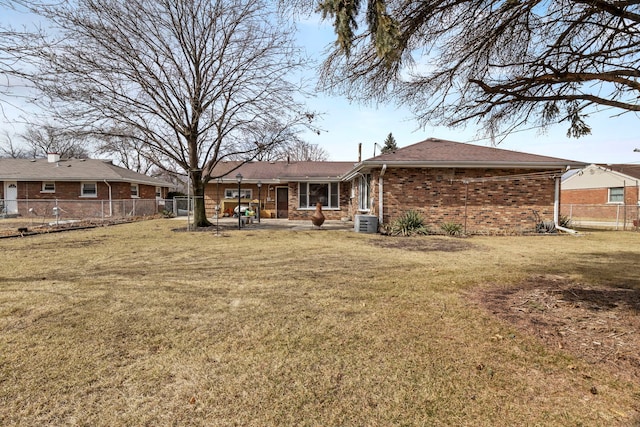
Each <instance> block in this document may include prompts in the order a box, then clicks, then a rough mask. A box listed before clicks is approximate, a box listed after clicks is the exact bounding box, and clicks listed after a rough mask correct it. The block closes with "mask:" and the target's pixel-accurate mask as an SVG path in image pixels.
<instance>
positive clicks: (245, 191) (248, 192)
mask: <svg viewBox="0 0 640 427" xmlns="http://www.w3.org/2000/svg"><path fill="white" fill-rule="evenodd" d="M229 193H231V196H229V195H228V194H229ZM233 194H235V196H233ZM247 195H248V196H249V197H246V196H247ZM224 198H225V199H228V200H238V187H236V188H225V189H224ZM240 199H244V200H246V199H251V200H253V189H251V188H242V187H240Z"/></svg>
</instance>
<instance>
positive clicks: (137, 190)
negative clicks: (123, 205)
mask: <svg viewBox="0 0 640 427" xmlns="http://www.w3.org/2000/svg"><path fill="white" fill-rule="evenodd" d="M134 187H135V189H136V194H135V195H134V194H133V192H131V198H132V199H139V198H140V185H139V184H134V183H131V189H133V188H134Z"/></svg>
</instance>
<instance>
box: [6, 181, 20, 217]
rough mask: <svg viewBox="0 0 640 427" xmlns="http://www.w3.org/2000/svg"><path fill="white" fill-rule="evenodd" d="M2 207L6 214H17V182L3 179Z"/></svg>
mask: <svg viewBox="0 0 640 427" xmlns="http://www.w3.org/2000/svg"><path fill="white" fill-rule="evenodd" d="M4 208H5V212H4V213H6V214H7V215H17V214H18V183H17V182H16V181H5V183H4Z"/></svg>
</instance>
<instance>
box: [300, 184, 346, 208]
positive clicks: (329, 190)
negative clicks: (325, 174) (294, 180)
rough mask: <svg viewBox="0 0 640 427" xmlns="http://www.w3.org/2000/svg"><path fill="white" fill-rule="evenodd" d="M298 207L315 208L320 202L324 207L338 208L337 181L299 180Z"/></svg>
mask: <svg viewBox="0 0 640 427" xmlns="http://www.w3.org/2000/svg"><path fill="white" fill-rule="evenodd" d="M298 190H299V191H298V194H299V195H300V197H299V207H300V208H301V209H310V208H315V207H316V203H318V202H320V203H321V204H322V207H324V208H329V209H331V208H336V209H337V208H339V207H340V204H339V200H340V198H339V194H338V183H337V182H330V183H317V182H301V183H299V184H298Z"/></svg>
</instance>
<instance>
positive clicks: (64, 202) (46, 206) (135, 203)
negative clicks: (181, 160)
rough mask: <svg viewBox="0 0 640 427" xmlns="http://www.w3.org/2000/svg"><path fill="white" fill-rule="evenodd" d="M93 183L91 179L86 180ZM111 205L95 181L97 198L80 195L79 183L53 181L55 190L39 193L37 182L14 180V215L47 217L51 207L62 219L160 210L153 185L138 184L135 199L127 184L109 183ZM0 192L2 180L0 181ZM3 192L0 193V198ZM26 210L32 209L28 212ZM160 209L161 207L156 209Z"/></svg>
mask: <svg viewBox="0 0 640 427" xmlns="http://www.w3.org/2000/svg"><path fill="white" fill-rule="evenodd" d="M86 182H95V181H86ZM110 185H111V200H112V203H111V206H109V186H108V185H107V184H105V183H104V182H96V189H97V197H81V196H80V192H81V183H80V182H62V181H56V182H55V192H42V182H41V181H18V192H17V193H18V196H17V199H18V214H19V215H21V216H24V217H27V216H33V215H37V216H46V217H48V216H51V215H52V214H53V208H54V207H56V206H58V207H59V208H60V209H61V211H60V212H61V216H63V217H66V218H74V219H77V218H100V217H104V216H105V215H109V214H112V215H113V216H114V217H121V216H128V215H153V214H155V213H157V211H158V210H159V209H160V208H158V205H157V203H156V197H155V195H156V187H155V186H152V185H143V184H140V185H138V193H139V197H138V198H134V199H132V198H131V184H129V183H126V182H115V183H110ZM0 191H2V192H3V191H4V182H2V181H0ZM3 197H4V194H2V198H3ZM29 209H32V211H31V212H30V211H29ZM160 210H161V209H160Z"/></svg>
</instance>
